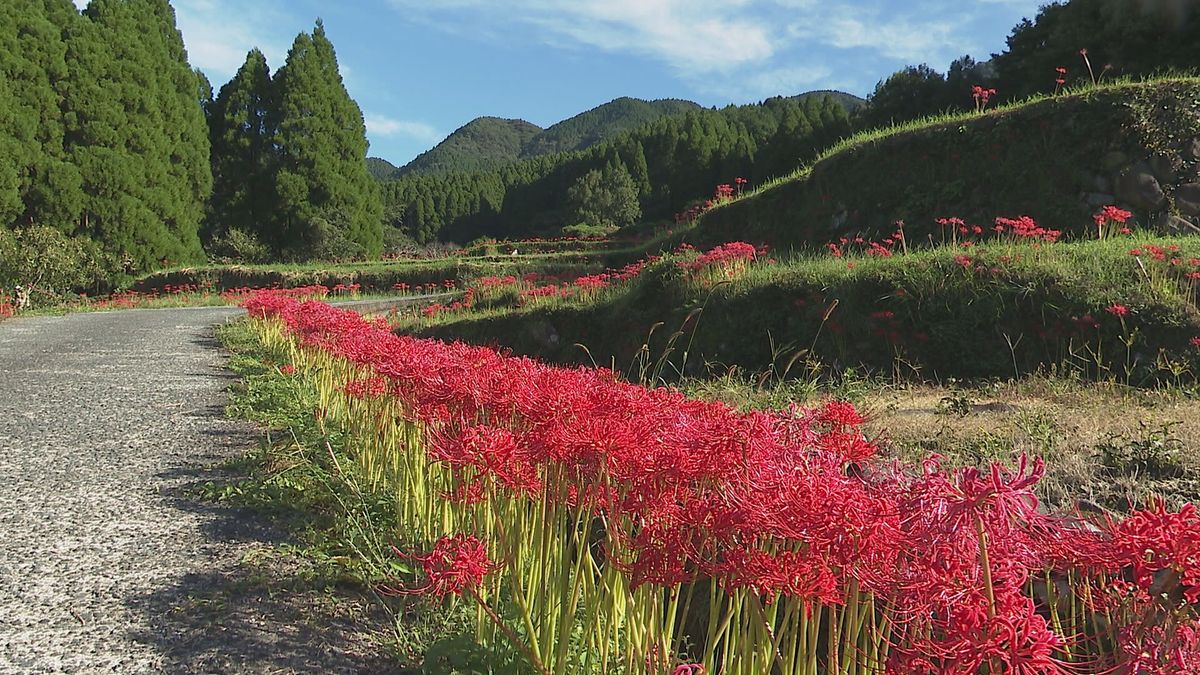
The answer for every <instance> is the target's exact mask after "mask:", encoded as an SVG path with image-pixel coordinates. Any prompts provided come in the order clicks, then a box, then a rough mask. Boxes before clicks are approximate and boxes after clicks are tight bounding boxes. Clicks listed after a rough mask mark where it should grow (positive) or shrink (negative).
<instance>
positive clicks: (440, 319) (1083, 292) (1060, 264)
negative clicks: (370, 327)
mask: <svg viewBox="0 0 1200 675" xmlns="http://www.w3.org/2000/svg"><path fill="white" fill-rule="evenodd" d="M1147 245H1153V246H1157V247H1159V248H1160V249H1162V250H1163V251H1165V252H1166V254H1165V255H1167V256H1171V258H1170V259H1171V260H1178V261H1179V264H1171V262H1170V260H1167V259H1164V260H1161V261H1160V260H1156V259H1153V258H1152V257H1151V256H1133V255H1131V254H1130V251H1131V250H1132V249H1140V248H1143V247H1145V246H1147ZM1176 256H1177V257H1176ZM682 259H686V258H681V257H677V256H675V257H668V258H666V259H664V260H662V261H659V262H657V263H654V264H652V265H649V266H648V267H647V268H646V269H645V271H643V272H642V273H641V275H640V276H638V277H636V278H634V279H632V280H630V281H627V282H623V283H620V284H615V285H613V286H610V287H608V288H602V289H599V290H597V291H594V292H586V293H580V294H578V295H576V296H573V297H568V298H562V297H551V298H547V299H542V298H534V299H531V300H529V301H526V302H524V303H523V304H522V303H521V302H520V301H518V299H517V298H516V297H515V296H513V297H508V299H507V300H504V301H484V302H480V303H478V306H477V307H475V308H464V309H462V310H460V311H454V312H444V313H438V314H433V315H428V314H427V313H423V312H420V311H416V310H409V311H406V312H401V313H400V314H399V315H398V316H397V317H396V319H395V322H396V329H397V330H399V331H404V332H412V333H415V334H418V335H421V336H426V337H438V338H443V339H462V340H466V341H468V342H473V343H476V344H488V345H495V346H503V347H508V348H511V349H513V350H514V351H515V352H516V353H519V354H524V355H531V356H539V357H541V358H544V359H547V360H549V361H553V362H557V363H567V364H577V363H582V364H595V365H602V366H610V367H611V366H614V365H615V364H621V365H622V366H624V365H625V364H632V363H635V362H637V361H639V360H641V363H642V365H645V362H646V361H647V360H649V361H651V362H653V363H654V364H655V366H656V368H655V369H656V370H658V371H659V372H660V373H662V374H664V376H666V377H668V379H669V378H670V376H672V375H675V376H679V375H697V374H700V371H701V370H704V369H703V368H702V366H704V364H706V363H711V364H718V366H719V367H718V368H717V371H718V372H719V371H720V370H721V368H729V367H737V368H741V369H743V370H747V371H751V372H763V371H766V370H770V369H774V370H775V371H778V372H784V371H788V370H795V371H796V372H793V373H792V374H793V375H795V374H797V373H798V372H800V371H802V370H815V371H817V372H823V373H825V374H826V375H827V376H832V375H833V374H836V373H838V372H843V371H845V370H846V369H848V368H849V369H855V370H861V371H863V372H866V373H870V374H872V375H875V376H883V377H887V378H889V379H896V380H906V381H915V382H925V381H934V382H938V381H945V380H947V379H948V378H957V379H988V378H992V379H994V378H1017V379H1019V378H1021V377H1024V376H1027V375H1029V374H1033V373H1039V372H1047V371H1048V370H1049V369H1051V368H1058V369H1060V370H1063V371H1064V372H1066V371H1075V372H1078V373H1079V375H1080V376H1081V377H1083V378H1084V379H1091V380H1100V381H1103V380H1116V381H1120V382H1122V383H1126V384H1134V385H1138V386H1155V385H1160V384H1172V385H1178V386H1186V385H1187V384H1188V383H1193V384H1194V382H1195V380H1196V377H1197V375H1198V374H1200V347H1196V346H1193V345H1192V343H1191V341H1192V340H1193V339H1195V338H1197V337H1200V311H1198V310H1197V302H1198V301H1200V295H1198V291H1200V283H1198V282H1197V279H1196V278H1188V275H1190V274H1193V272H1194V271H1195V270H1197V269H1200V268H1197V266H1196V262H1197V261H1200V240H1196V239H1192V238H1186V237H1182V238H1173V239H1171V238H1167V239H1164V238H1157V237H1150V236H1147V235H1137V236H1130V237H1120V238H1116V239H1108V240H1103V241H1095V240H1090V241H1079V242H1072V243H1057V244H1042V245H1037V244H1029V243H988V244H986V245H981V246H978V247H974V248H971V249H964V248H962V247H956V246H950V245H946V246H938V247H934V248H932V249H923V250H918V251H914V252H911V253H909V254H897V255H894V256H892V257H873V256H867V255H859V254H854V255H848V256H845V257H840V258H834V257H830V256H828V255H813V254H798V255H792V256H787V257H784V258H781V259H780V260H777V261H774V262H770V261H759V262H756V263H752V264H749V265H746V266H744V267H740V268H738V269H736V270H731V269H724V268H720V267H716V268H713V269H709V270H702V271H699V272H692V271H686V270H682V269H680V268H679V267H678V266H677V263H678V262H679V261H680V260H682ZM1189 270H1191V271H1189ZM1114 305H1119V306H1120V307H1123V308H1125V310H1127V313H1126V314H1125V315H1123V316H1118V315H1117V314H1115V313H1114V311H1120V310H1119V309H1118V310H1114V309H1113V306H1114ZM650 355H653V358H650ZM664 355H665V356H664ZM637 370H643V369H642V368H640V367H639V368H637ZM627 374H628V373H627ZM635 379H636V378H635Z"/></svg>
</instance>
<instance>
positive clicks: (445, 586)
mask: <svg viewBox="0 0 1200 675" xmlns="http://www.w3.org/2000/svg"><path fill="white" fill-rule="evenodd" d="M396 553H397V555H400V556H402V557H406V558H411V559H412V560H416V561H417V562H419V563H421V569H422V570H424V572H425V576H426V577H427V578H428V581H427V582H426V584H425V585H424V586H421V587H419V588H414V589H410V590H406V591H396V590H392V592H393V593H398V594H410V593H415V594H419V595H432V596H434V597H437V598H443V597H445V596H447V595H451V594H453V595H458V596H461V595H462V594H463V593H466V592H469V591H474V590H475V589H476V588H478V587H479V585H480V584H482V583H483V578H484V577H486V576H487V575H488V574H490V573H491V572H492V571H494V570H495V569H496V565H495V563H493V562H492V561H491V559H489V558H488V554H487V546H485V545H484V544H483V542H481V541H479V539H476V538H475V537H474V536H472V535H461V534H460V535H456V536H453V537H442V538H441V539H438V540H437V543H436V544H434V546H433V550H432V551H430V552H429V553H426V554H425V555H405V554H403V553H401V552H400V551H398V550H397V551H396Z"/></svg>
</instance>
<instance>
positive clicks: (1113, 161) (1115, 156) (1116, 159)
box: [1100, 150, 1129, 171]
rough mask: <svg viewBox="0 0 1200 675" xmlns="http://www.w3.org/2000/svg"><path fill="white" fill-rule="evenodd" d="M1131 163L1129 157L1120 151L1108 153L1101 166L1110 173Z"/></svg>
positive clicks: (1101, 161)
mask: <svg viewBox="0 0 1200 675" xmlns="http://www.w3.org/2000/svg"><path fill="white" fill-rule="evenodd" d="M1128 163H1129V156H1128V155H1126V154H1125V153H1123V152H1121V151H1119V150H1113V151H1112V152H1109V153H1106V154H1105V155H1104V157H1102V158H1101V159H1100V165H1101V166H1103V167H1104V168H1105V169H1107V170H1108V171H1116V170H1118V169H1120V168H1121V167H1123V166H1125V165H1126V164H1128Z"/></svg>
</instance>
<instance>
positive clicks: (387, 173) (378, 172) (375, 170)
mask: <svg viewBox="0 0 1200 675" xmlns="http://www.w3.org/2000/svg"><path fill="white" fill-rule="evenodd" d="M398 170H399V167H398V166H396V165H395V164H392V163H391V162H389V161H387V160H386V159H382V158H380V157H368V158H367V171H370V172H371V175H372V176H374V177H375V178H378V179H380V180H382V179H385V178H391V177H392V176H394V175H395V174H396V171H398Z"/></svg>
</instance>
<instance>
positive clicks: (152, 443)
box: [0, 308, 386, 673]
mask: <svg viewBox="0 0 1200 675" xmlns="http://www.w3.org/2000/svg"><path fill="white" fill-rule="evenodd" d="M239 313H240V310H237V309H230V308H196V309H178V310H134V311H124V312H111V313H94V314H71V315H67V316H62V317H36V318H19V319H14V320H9V321H3V322H0V673H8V672H19V673H30V672H72V673H75V672H197V673H199V672H206V673H207V672H355V671H370V672H379V671H380V670H384V669H386V667H385V666H383V664H381V663H380V662H377V661H375V658H376V657H375V656H374V654H375V653H377V652H378V648H377V647H374V646H373V645H371V644H369V643H364V638H362V632H361V630H359V629H358V627H356V626H353V625H350V624H352V623H353V621H349V620H346V621H343V620H341V619H339V618H338V616H337V615H336V614H330V613H329V612H330V611H331V610H328V608H327V607H326V606H325V605H324V604H322V603H321V602H319V601H312V600H311V599H305V598H306V596H303V595H300V596H296V595H295V594H293V595H292V596H288V594H286V593H285V594H282V596H280V595H277V594H275V593H266V592H265V591H264V590H263V588H262V586H261V585H260V581H261V580H255V579H254V578H250V576H252V575H251V573H249V572H247V561H248V560H249V559H251V558H254V557H255V556H258V557H260V558H261V557H263V556H266V557H269V555H270V554H269V552H270V551H272V550H274V549H273V546H272V543H273V542H275V541H277V540H278V538H279V537H280V536H281V535H280V534H279V533H278V532H274V531H272V528H271V527H270V526H269V525H267V524H264V523H262V522H259V521H258V519H257V518H256V517H254V516H253V515H251V514H246V513H239V512H236V511H231V510H229V509H224V508H222V507H217V506H213V505H209V504H205V503H201V502H198V501H196V500H195V499H193V498H192V497H191V496H190V494H191V491H190V489H189V488H190V487H191V486H194V485H196V484H197V483H199V482H203V481H205V480H208V479H209V478H211V477H213V475H214V471H216V468H215V465H217V464H218V463H220V462H221V461H222V460H225V459H228V458H230V457H235V456H238V455H241V454H243V453H244V452H245V451H246V449H247V448H249V447H253V445H254V444H255V443H256V442H257V439H258V433H257V432H256V430H255V429H254V428H253V427H251V426H249V425H247V424H243V423H238V422H232V421H229V420H227V419H225V417H224V406H225V389H226V387H227V386H228V385H229V382H230V376H229V374H228V373H227V371H224V370H223V368H222V365H223V356H222V353H221V351H220V350H219V348H218V346H217V344H216V343H215V342H214V340H213V335H212V332H213V327H214V326H215V325H216V324H218V323H220V322H222V321H225V320H228V319H229V318H232V317H235V316H237V315H238V314H239ZM308 595H309V596H312V595H314V594H312V593H309V594H308ZM297 598H299V599H297ZM325 604H328V603H325ZM343 618H344V617H343Z"/></svg>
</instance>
